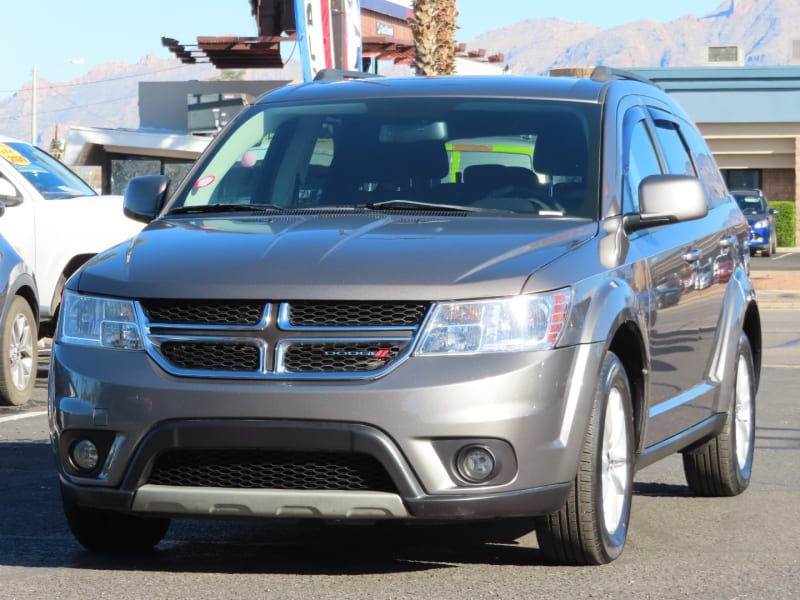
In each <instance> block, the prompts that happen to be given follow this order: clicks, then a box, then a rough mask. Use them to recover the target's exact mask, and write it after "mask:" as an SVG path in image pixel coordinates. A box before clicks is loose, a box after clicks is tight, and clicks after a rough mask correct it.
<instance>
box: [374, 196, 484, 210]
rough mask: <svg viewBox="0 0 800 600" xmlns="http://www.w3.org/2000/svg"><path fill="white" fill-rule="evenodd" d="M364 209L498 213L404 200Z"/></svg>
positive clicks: (386, 201) (480, 208)
mask: <svg viewBox="0 0 800 600" xmlns="http://www.w3.org/2000/svg"><path fill="white" fill-rule="evenodd" d="M364 208H367V209H369V210H384V209H400V210H419V209H423V210H437V211H445V212H465V213H485V212H496V210H495V209H491V208H483V207H479V206H459V205H457V204H437V203H436V202H420V201H419V200H404V199H402V198H396V199H394V200H382V201H381V202H371V203H369V204H365V205H364Z"/></svg>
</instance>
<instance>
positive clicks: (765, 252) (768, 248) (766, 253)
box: [761, 238, 772, 257]
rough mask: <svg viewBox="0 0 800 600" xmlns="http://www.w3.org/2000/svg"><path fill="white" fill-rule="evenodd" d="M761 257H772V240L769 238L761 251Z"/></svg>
mask: <svg viewBox="0 0 800 600" xmlns="http://www.w3.org/2000/svg"><path fill="white" fill-rule="evenodd" d="M761 256H764V257H769V256H772V238H770V240H769V242H767V245H766V246H765V247H764V248H762V249H761Z"/></svg>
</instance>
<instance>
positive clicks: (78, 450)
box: [72, 440, 100, 471]
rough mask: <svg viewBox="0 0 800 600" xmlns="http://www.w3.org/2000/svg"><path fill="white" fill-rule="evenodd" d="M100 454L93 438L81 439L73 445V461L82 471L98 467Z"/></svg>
mask: <svg viewBox="0 0 800 600" xmlns="http://www.w3.org/2000/svg"><path fill="white" fill-rule="evenodd" d="M99 460H100V454H99V453H98V452H97V446H95V445H94V442H92V441H91V440H80V441H79V442H76V443H75V445H74V446H72V462H73V463H75V466H76V467H78V468H79V469H81V470H82V471H92V470H94V468H95V467H97V463H98V461H99Z"/></svg>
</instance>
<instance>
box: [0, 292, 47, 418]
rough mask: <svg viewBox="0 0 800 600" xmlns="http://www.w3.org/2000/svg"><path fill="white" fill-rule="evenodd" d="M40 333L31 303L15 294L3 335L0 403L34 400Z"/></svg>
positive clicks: (18, 403)
mask: <svg viewBox="0 0 800 600" xmlns="http://www.w3.org/2000/svg"><path fill="white" fill-rule="evenodd" d="M38 353H39V349H38V334H37V332H36V319H35V318H34V316H33V310H31V307H30V304H28V302H27V301H26V300H25V298H22V297H21V296H16V297H14V299H13V300H12V301H11V304H10V305H9V307H8V313H7V314H6V318H5V321H4V322H3V323H2V337H1V338H0V404H2V405H5V406H20V405H22V404H25V403H26V402H27V401H28V400H30V399H31V395H32V394H33V386H34V385H35V384H36V372H37V369H38V365H37V362H38V358H39V354H38Z"/></svg>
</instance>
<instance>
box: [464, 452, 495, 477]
mask: <svg viewBox="0 0 800 600" xmlns="http://www.w3.org/2000/svg"><path fill="white" fill-rule="evenodd" d="M495 465H496V463H495V460H494V455H493V454H492V453H491V451H490V450H489V449H488V448H486V447H485V446H466V447H464V448H462V449H461V451H460V452H459V453H458V459H457V461H456V466H457V467H458V473H459V475H461V476H462V477H463V478H464V479H466V480H467V481H469V482H470V483H481V482H483V481H486V480H487V479H489V478H490V477H492V475H494V468H495Z"/></svg>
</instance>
